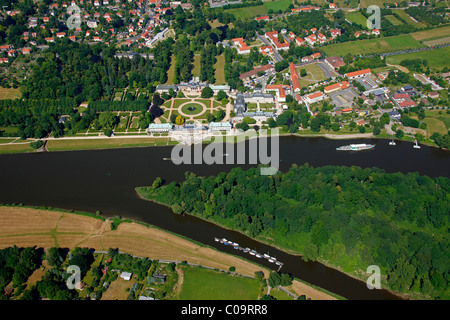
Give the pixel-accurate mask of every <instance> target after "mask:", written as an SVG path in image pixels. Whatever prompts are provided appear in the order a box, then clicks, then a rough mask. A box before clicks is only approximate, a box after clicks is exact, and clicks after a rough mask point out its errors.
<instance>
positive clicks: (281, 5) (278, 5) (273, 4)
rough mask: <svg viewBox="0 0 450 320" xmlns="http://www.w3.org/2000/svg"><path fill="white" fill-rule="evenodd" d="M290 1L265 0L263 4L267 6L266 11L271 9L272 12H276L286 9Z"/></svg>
mask: <svg viewBox="0 0 450 320" xmlns="http://www.w3.org/2000/svg"><path fill="white" fill-rule="evenodd" d="M291 3H292V1H291V0H278V1H267V2H264V6H265V7H266V8H267V11H269V10H270V9H272V10H273V11H274V12H277V11H278V10H281V11H284V10H286V9H287V8H288V7H289V5H290V4H291Z"/></svg>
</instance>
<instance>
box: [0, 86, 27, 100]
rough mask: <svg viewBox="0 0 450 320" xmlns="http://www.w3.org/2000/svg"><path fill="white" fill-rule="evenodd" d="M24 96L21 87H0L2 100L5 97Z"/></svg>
mask: <svg viewBox="0 0 450 320" xmlns="http://www.w3.org/2000/svg"><path fill="white" fill-rule="evenodd" d="M21 97H22V93H21V92H20V89H19V88H17V89H14V88H1V87H0V100H5V99H20V98H21Z"/></svg>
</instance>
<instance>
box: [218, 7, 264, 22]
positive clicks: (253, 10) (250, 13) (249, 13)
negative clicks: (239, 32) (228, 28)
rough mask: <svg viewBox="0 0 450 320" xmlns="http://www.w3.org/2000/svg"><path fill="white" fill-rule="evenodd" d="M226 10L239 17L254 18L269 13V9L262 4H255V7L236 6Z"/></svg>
mask: <svg viewBox="0 0 450 320" xmlns="http://www.w3.org/2000/svg"><path fill="white" fill-rule="evenodd" d="M225 12H228V13H231V14H232V15H234V16H235V17H236V18H237V19H244V18H253V17H257V16H263V15H265V14H267V12H268V10H267V8H266V7H265V6H264V5H262V6H253V7H245V8H234V9H227V10H225Z"/></svg>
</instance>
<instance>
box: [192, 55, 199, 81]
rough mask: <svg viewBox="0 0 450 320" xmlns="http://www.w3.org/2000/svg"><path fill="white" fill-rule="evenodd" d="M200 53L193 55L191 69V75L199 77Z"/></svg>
mask: <svg viewBox="0 0 450 320" xmlns="http://www.w3.org/2000/svg"><path fill="white" fill-rule="evenodd" d="M200 58H201V57H200V55H195V56H194V69H192V76H193V77H199V76H200Z"/></svg>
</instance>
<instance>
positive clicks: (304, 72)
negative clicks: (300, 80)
mask: <svg viewBox="0 0 450 320" xmlns="http://www.w3.org/2000/svg"><path fill="white" fill-rule="evenodd" d="M307 74H308V73H307V72H306V69H300V77H306V75H307Z"/></svg>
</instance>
